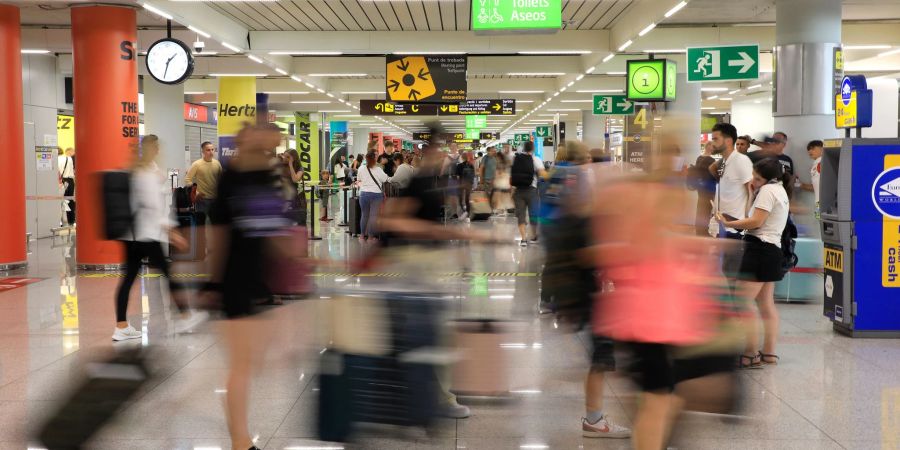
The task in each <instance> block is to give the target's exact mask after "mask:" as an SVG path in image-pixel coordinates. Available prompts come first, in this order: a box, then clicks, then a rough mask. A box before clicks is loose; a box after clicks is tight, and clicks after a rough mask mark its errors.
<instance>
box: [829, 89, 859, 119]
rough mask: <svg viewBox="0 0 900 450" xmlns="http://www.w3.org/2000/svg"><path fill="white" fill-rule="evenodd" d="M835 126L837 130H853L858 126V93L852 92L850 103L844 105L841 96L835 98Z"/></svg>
mask: <svg viewBox="0 0 900 450" xmlns="http://www.w3.org/2000/svg"><path fill="white" fill-rule="evenodd" d="M835 97H836V98H835V101H834V104H835V107H834V126H835V127H837V128H853V127H855V126H856V91H853V92H850V102H849V103H848V104H846V105H844V101H843V100H841V94H837V95H836V96H835Z"/></svg>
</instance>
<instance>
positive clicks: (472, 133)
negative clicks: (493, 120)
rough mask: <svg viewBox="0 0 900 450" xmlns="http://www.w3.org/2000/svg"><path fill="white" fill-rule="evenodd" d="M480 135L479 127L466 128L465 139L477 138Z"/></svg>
mask: <svg viewBox="0 0 900 450" xmlns="http://www.w3.org/2000/svg"><path fill="white" fill-rule="evenodd" d="M480 137H481V128H466V139H478V138H480Z"/></svg>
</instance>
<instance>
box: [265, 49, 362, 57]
mask: <svg viewBox="0 0 900 450" xmlns="http://www.w3.org/2000/svg"><path fill="white" fill-rule="evenodd" d="M269 54H270V55H291V56H337V55H343V54H344V52H334V51H316V50H313V51H304V50H298V51H275V52H269Z"/></svg>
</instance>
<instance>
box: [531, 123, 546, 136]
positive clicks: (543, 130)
mask: <svg viewBox="0 0 900 450" xmlns="http://www.w3.org/2000/svg"><path fill="white" fill-rule="evenodd" d="M534 132H535V133H537V135H538V137H549V136H550V126H549V125H547V126H540V127H536V128H535V129H534Z"/></svg>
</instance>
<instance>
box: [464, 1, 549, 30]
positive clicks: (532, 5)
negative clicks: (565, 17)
mask: <svg viewBox="0 0 900 450" xmlns="http://www.w3.org/2000/svg"><path fill="white" fill-rule="evenodd" d="M561 3H562V1H561V0H472V29H473V30H475V31H487V30H552V29H559V28H561V27H562V4H561Z"/></svg>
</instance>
